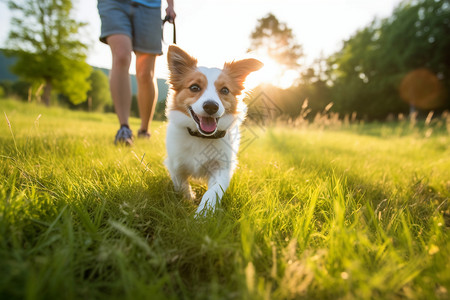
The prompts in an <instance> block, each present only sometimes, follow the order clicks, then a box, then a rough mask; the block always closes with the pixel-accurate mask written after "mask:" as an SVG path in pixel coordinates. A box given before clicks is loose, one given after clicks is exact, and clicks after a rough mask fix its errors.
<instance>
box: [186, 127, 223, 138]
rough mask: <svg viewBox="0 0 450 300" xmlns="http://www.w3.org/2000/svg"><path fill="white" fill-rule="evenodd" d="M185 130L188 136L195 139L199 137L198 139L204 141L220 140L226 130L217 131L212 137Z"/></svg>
mask: <svg viewBox="0 0 450 300" xmlns="http://www.w3.org/2000/svg"><path fill="white" fill-rule="evenodd" d="M187 130H188V132H189V134H190V135H192V136H196V137H199V138H204V139H221V138H223V137H224V136H225V134H226V133H227V131H226V130H222V131H220V130H219V131H216V133H214V134H213V135H209V136H206V135H203V134H201V133H200V132H198V131H192V130H191V129H190V128H189V127H187Z"/></svg>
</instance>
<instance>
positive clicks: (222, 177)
mask: <svg viewBox="0 0 450 300" xmlns="http://www.w3.org/2000/svg"><path fill="white" fill-rule="evenodd" d="M231 175H232V174H231V172H230V170H228V169H225V170H224V169H220V170H216V171H215V172H214V173H213V174H211V176H210V178H209V180H208V190H207V191H206V192H205V194H204V195H203V197H202V201H201V202H200V205H199V206H198V208H197V211H196V212H195V216H196V217H198V216H203V215H205V214H206V212H207V211H208V210H211V211H214V209H215V208H216V206H217V205H218V204H219V203H220V200H221V199H222V197H223V194H224V193H225V191H226V190H227V188H228V185H229V184H230V180H231Z"/></svg>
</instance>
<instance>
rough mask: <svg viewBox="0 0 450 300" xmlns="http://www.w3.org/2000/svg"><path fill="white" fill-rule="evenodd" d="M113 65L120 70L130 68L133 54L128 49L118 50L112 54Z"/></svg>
mask: <svg viewBox="0 0 450 300" xmlns="http://www.w3.org/2000/svg"><path fill="white" fill-rule="evenodd" d="M112 57H113V65H114V66H115V67H118V68H126V69H127V70H128V68H129V67H130V64H131V52H128V51H126V49H116V51H114V52H113V53H112Z"/></svg>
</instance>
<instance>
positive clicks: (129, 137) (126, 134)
mask: <svg viewBox="0 0 450 300" xmlns="http://www.w3.org/2000/svg"><path fill="white" fill-rule="evenodd" d="M114 144H116V145H117V144H125V145H126V146H132V145H133V132H132V131H131V130H130V128H129V127H128V126H126V125H122V126H121V127H120V129H119V131H117V134H116V139H115V141H114Z"/></svg>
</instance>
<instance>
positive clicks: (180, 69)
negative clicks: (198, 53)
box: [167, 45, 197, 85]
mask: <svg viewBox="0 0 450 300" xmlns="http://www.w3.org/2000/svg"><path fill="white" fill-rule="evenodd" d="M167 62H168V65H169V71H170V77H169V82H170V83H171V84H172V85H174V84H175V83H176V82H178V81H179V80H181V78H180V76H182V75H183V74H185V73H186V72H188V71H190V70H192V69H194V68H196V67H197V60H196V59H195V58H193V57H192V56H190V55H189V54H187V53H186V52H185V51H183V50H182V49H181V48H179V47H177V46H175V45H170V46H169V51H168V52H167Z"/></svg>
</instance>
